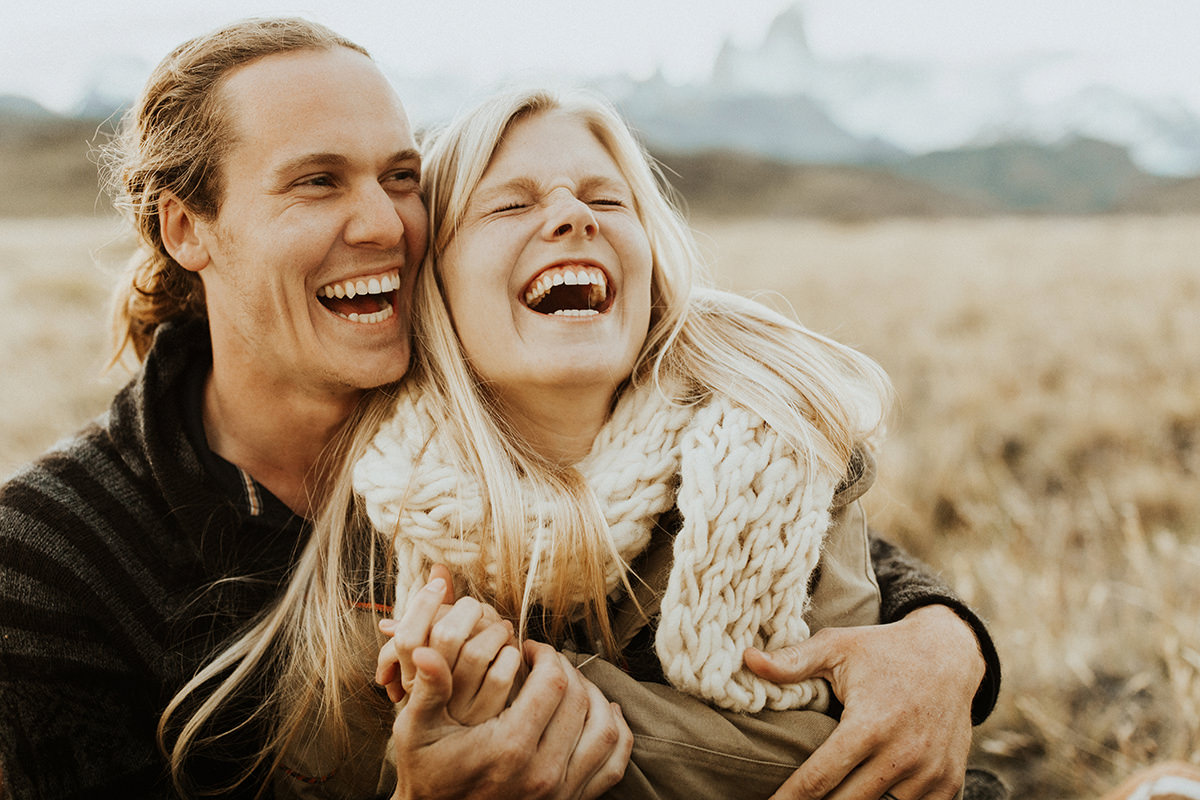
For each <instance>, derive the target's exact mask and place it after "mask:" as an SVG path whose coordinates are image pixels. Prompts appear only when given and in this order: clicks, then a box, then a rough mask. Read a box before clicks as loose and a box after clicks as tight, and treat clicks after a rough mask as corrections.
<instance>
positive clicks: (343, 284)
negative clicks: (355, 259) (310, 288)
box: [317, 269, 400, 324]
mask: <svg viewBox="0 0 1200 800" xmlns="http://www.w3.org/2000/svg"><path fill="white" fill-rule="evenodd" d="M399 288H400V270H398V269H394V270H392V271H391V272H387V273H384V274H383V275H377V276H372V277H370V278H351V279H349V280H345V281H339V282H337V283H329V284H326V285H325V286H322V287H321V288H320V289H318V290H317V300H319V301H320V303H321V305H323V306H325V308H327V309H329V310H330V311H332V312H333V313H334V314H337V315H338V316H339V317H341V318H342V319H348V320H350V321H351V322H359V323H364V324H372V323H377V322H383V321H384V320H386V319H389V318H390V317H392V316H393V315H394V314H395V313H396V297H395V295H394V293H395V292H396V291H397V290H398V289H399Z"/></svg>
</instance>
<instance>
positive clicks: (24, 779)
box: [0, 324, 304, 800]
mask: <svg viewBox="0 0 1200 800" xmlns="http://www.w3.org/2000/svg"><path fill="white" fill-rule="evenodd" d="M211 358H212V356H211V350H210V345H209V340H208V333H207V329H206V328H205V327H204V326H203V325H195V324H193V325H188V326H168V327H166V328H164V329H163V330H161V331H160V333H159V335H158V337H157V339H156V341H155V343H154V347H153V349H152V352H151V353H150V355H149V357H148V359H147V361H146V364H145V368H144V369H143V371H142V372H141V373H140V374H139V376H138V377H137V378H136V379H135V380H134V381H133V382H131V383H130V384H129V385H128V386H126V387H125V389H123V390H122V391H121V392H120V393H119V394H118V395H117V397H116V399H115V400H114V402H113V404H112V407H111V408H110V410H109V412H108V413H107V414H106V415H105V416H104V417H102V418H101V419H100V420H98V421H97V422H96V423H94V424H92V425H90V426H88V427H87V428H85V429H84V430H83V431H81V432H80V433H79V434H78V435H77V436H75V437H74V438H73V439H71V440H70V441H68V442H66V443H64V444H62V445H60V446H59V447H58V448H57V449H55V450H54V451H52V452H50V453H48V454H46V455H45V456H43V457H42V458H41V459H40V460H39V461H38V462H37V463H35V464H33V465H32V466H30V467H27V468H25V469H24V470H23V471H21V472H19V473H17V474H16V475H15V476H13V478H12V479H11V480H10V482H9V483H7V484H6V485H5V486H4V487H3V489H2V490H0V764H2V765H3V766H2V769H3V775H4V779H5V782H6V784H7V786H8V788H9V791H10V792H11V796H12V797H13V798H19V799H20V800H24V798H43V797H74V796H83V795H85V794H86V795H88V796H90V797H97V796H113V797H130V798H135V797H170V796H174V792H173V791H171V790H170V787H169V783H168V781H167V780H166V777H165V768H164V760H163V758H162V756H161V755H160V754H159V752H158V749H157V746H156V744H155V727H156V725H157V723H158V717H159V714H160V712H161V710H162V709H163V707H165V705H166V703H167V701H168V700H169V699H170V698H171V697H172V695H174V693H175V692H176V691H177V690H178V689H179V688H180V687H181V686H182V685H183V684H184V683H185V682H186V681H187V680H188V678H190V677H191V676H192V675H193V674H194V673H195V672H196V671H197V669H198V668H199V666H200V665H201V663H202V662H203V659H204V657H205V655H206V654H207V653H209V652H210V651H211V649H212V647H213V645H214V643H216V642H218V641H220V640H222V639H224V638H225V637H227V636H228V635H229V634H230V633H231V632H232V631H233V630H234V629H235V628H236V627H237V626H238V625H239V624H240V623H243V622H245V621H246V620H247V619H248V618H249V617H250V616H252V615H253V614H254V612H256V611H257V610H258V609H259V608H261V607H262V606H263V605H264V604H265V603H266V602H267V601H268V599H269V598H270V597H272V596H273V595H274V593H275V591H276V589H277V587H278V584H279V582H280V581H281V579H282V578H283V577H284V575H285V572H286V570H287V567H288V565H289V564H290V562H291V560H292V558H293V554H294V553H295V552H296V550H297V548H298V546H299V545H300V543H301V540H302V537H303V534H304V525H303V523H302V521H301V520H300V519H298V518H297V517H295V516H294V515H293V514H292V513H291V512H290V511H289V510H288V509H287V508H286V507H285V506H284V505H283V504H282V503H280V502H279V501H278V500H276V499H275V498H274V497H273V496H271V495H270V494H269V493H268V492H266V491H265V490H264V489H263V488H262V487H261V486H258V485H257V484H255V483H254V482H253V481H252V480H251V479H250V478H249V476H247V475H243V474H241V473H240V472H239V470H237V468H235V467H234V466H233V465H231V464H229V463H228V462H225V461H223V460H221V459H219V458H217V457H216V456H214V455H213V454H212V453H211V452H210V451H209V450H208V448H207V446H206V444H205V443H204V434H203V429H202V427H201V423H200V419H201V417H200V398H201V397H202V393H201V390H202V387H203V381H204V378H205V376H206V375H207V373H208V370H209V365H210V363H211ZM222 578H238V579H239V580H236V581H226V582H222V583H220V584H219V585H215V584H216V582H217V581H218V580H219V579H222Z"/></svg>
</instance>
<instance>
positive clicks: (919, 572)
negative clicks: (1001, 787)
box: [746, 536, 999, 800]
mask: <svg viewBox="0 0 1200 800" xmlns="http://www.w3.org/2000/svg"><path fill="white" fill-rule="evenodd" d="M871 551H872V560H873V563H874V566H875V571H876V576H877V579H878V581H879V585H880V590H881V594H882V615H881V622H882V623H883V624H880V625H877V626H864V627H857V628H826V629H823V630H821V631H818V632H817V634H816V635H814V636H813V637H812V638H811V639H809V640H808V641H806V642H802V643H800V644H799V645H796V646H794V647H789V648H785V649H783V650H780V651H778V652H776V653H772V654H763V653H759V652H757V651H749V652H747V655H746V663H747V666H749V667H750V668H751V669H752V670H753V671H754V672H756V673H757V674H759V675H761V676H762V677H764V678H768V679H770V680H776V681H792V680H799V679H802V678H810V677H822V678H825V679H826V680H828V681H829V682H830V684H831V685H832V687H833V690H834V694H835V695H836V696H837V697H838V699H839V700H841V702H842V704H843V706H844V710H843V712H842V717H841V721H840V723H839V725H838V727H837V728H836V729H835V730H834V732H833V733H832V734H831V735H830V737H829V739H828V740H826V742H825V743H824V744H823V745H821V747H819V748H818V749H817V751H816V752H815V753H813V755H812V756H811V757H810V758H809V759H808V760H807V761H806V762H805V763H804V764H803V765H801V767H800V768H799V769H798V770H797V771H796V772H795V774H793V776H792V777H791V778H790V779H789V780H788V781H787V782H786V783H785V784H784V786H783V787H781V789H780V790H779V792H778V793H777V794H776V795H775V797H776V798H779V799H780V800H784V799H787V800H803V799H806V798H820V797H832V798H837V800H843V799H845V800H878V798H879V797H881V796H882V795H883V793H884V792H888V791H890V792H891V793H892V794H893V795H895V796H896V797H901V798H909V797H929V798H950V797H953V796H954V794H955V793H956V792H957V791H958V789H959V788H960V786H961V783H962V780H963V776H964V773H965V769H966V758H967V754H968V751H969V749H970V741H971V724H972V720H973V718H974V719H982V718H983V717H984V716H986V715H987V713H988V712H990V710H991V708H992V706H993V705H994V704H995V694H996V691H997V689H998V685H999V662H998V659H997V658H996V655H995V648H994V646H993V645H992V642H991V639H990V637H989V636H988V635H987V632H986V630H985V629H984V628H983V625H982V622H980V621H979V619H978V617H976V616H975V614H974V613H972V612H971V611H970V610H969V609H967V608H966V606H965V605H963V604H962V602H961V601H960V600H959V599H958V598H957V597H956V596H955V595H954V594H953V592H951V591H950V589H949V588H948V587H946V586H945V584H944V583H942V582H941V581H940V580H938V579H937V578H936V577H934V576H933V575H932V574H931V573H930V572H929V570H928V568H925V567H924V566H923V565H922V564H921V563H920V562H919V561H917V560H916V559H913V558H912V557H911V556H909V555H907V554H906V553H904V552H903V551H901V550H899V548H896V547H895V546H893V545H891V544H889V543H887V542H884V541H883V540H882V539H879V538H878V537H877V536H872V541H871ZM981 698H982V699H981Z"/></svg>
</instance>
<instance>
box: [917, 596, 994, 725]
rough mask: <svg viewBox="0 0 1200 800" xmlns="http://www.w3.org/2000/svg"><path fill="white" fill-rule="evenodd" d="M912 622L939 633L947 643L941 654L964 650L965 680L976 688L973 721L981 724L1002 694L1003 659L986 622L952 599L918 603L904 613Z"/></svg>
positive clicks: (974, 689)
mask: <svg viewBox="0 0 1200 800" xmlns="http://www.w3.org/2000/svg"><path fill="white" fill-rule="evenodd" d="M906 620H907V621H912V622H914V623H918V624H920V625H922V626H923V627H924V626H927V625H928V626H930V627H929V628H927V630H934V631H937V632H938V635H939V637H942V638H941V640H942V641H944V642H945V645H944V646H942V645H939V648H940V649H939V652H940V653H964V654H966V655H965V656H964V657H963V659H962V663H963V664H964V665H965V668H964V672H963V673H962V674H963V675H964V676H965V677H964V680H969V681H970V684H969V685H970V687H971V688H972V691H973V693H974V694H973V697H972V701H971V724H972V725H979V724H980V723H982V722H983V721H984V720H985V719H987V717H988V715H989V714H991V713H992V710H993V709H994V708H995V706H996V699H997V696H998V695H999V693H1000V658H999V655H998V654H997V652H996V646H995V644H994V643H993V642H992V639H991V636H990V635H988V632H987V628H986V627H985V626H984V624H983V621H982V620H980V619H979V617H977V616H976V615H975V613H974V612H973V611H971V609H969V608H968V607H967V606H966V605H964V604H962V603H958V602H955V601H953V600H950V599H948V598H947V599H943V600H940V601H935V602H931V603H928V604H925V605H918V606H916V607H914V608H912V609H910V610H908V611H906V612H905V613H904V615H903V616H902V617H901V621H906Z"/></svg>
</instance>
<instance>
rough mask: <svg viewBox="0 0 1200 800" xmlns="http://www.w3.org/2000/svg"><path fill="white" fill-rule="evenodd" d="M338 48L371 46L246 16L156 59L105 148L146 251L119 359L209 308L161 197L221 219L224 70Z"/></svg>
mask: <svg viewBox="0 0 1200 800" xmlns="http://www.w3.org/2000/svg"><path fill="white" fill-rule="evenodd" d="M334 47H345V48H349V49H351V50H355V51H357V52H359V53H362V54H363V55H367V51H366V50H364V49H363V48H361V47H359V46H358V45H356V44H354V43H353V42H351V41H349V40H348V39H344V38H343V37H341V36H339V35H338V34H336V33H334V32H333V31H331V30H329V29H328V28H326V27H325V26H323V25H319V24H317V23H315V22H309V21H308V20H304V19H298V18H290V17H284V18H261V19H247V20H242V21H240V22H235V23H233V24H231V25H228V26H226V27H224V28H221V29H219V30H216V31H213V32H211V33H207V34H204V35H202V36H197V37H195V38H193V39H190V40H188V41H186V42H184V43H183V44H181V45H179V46H178V47H176V48H175V49H174V50H173V51H171V53H170V54H168V55H167V57H166V58H164V59H163V60H162V61H161V62H160V63H159V64H158V66H157V67H155V69H154V72H152V73H151V75H150V78H149V79H148V80H147V81H146V85H145V87H143V89H142V92H141V94H140V95H139V96H138V98H137V101H136V102H135V103H134V104H133V106H131V107H130V108H129V110H128V111H127V112H126V113H125V116H124V118H123V119H122V123H121V132H120V134H119V135H118V136H117V137H116V138H115V139H114V140H113V141H112V142H111V143H109V145H108V146H107V147H105V148H104V151H103V153H102V166H103V171H104V176H105V182H106V184H107V185H108V187H109V191H110V192H111V193H112V195H113V199H114V204H115V205H116V207H117V208H118V209H119V210H121V211H122V212H123V213H124V214H125V215H126V217H127V218H128V219H129V221H130V222H131V223H132V224H133V227H134V231H135V232H136V235H137V239H138V250H137V252H136V253H135V254H134V256H133V258H132V259H131V260H130V263H129V266H128V268H127V270H126V275H125V279H124V281H123V283H122V284H121V285H120V286H119V287H118V288H117V291H116V292H115V294H114V296H113V340H114V341H113V344H114V348H113V349H114V352H113V360H114V361H116V360H117V359H118V358H120V356H121V354H122V352H123V351H124V350H125V348H126V347H132V348H133V352H134V354H135V356H136V357H137V359H138V360H139V361H140V360H142V359H143V358H144V357H145V355H146V352H147V351H148V350H149V349H150V343H151V341H152V340H153V338H154V331H155V330H156V329H157V328H158V326H159V325H161V324H163V323H164V322H168V321H170V320H175V319H203V318H204V317H205V316H206V312H205V304H204V287H203V286H202V285H201V283H200V279H199V277H197V276H196V274H195V273H194V272H189V271H188V270H186V269H184V268H183V267H181V266H180V265H179V264H178V263H177V262H176V261H175V259H173V258H172V257H171V255H170V254H169V253H168V252H167V250H166V248H165V247H164V246H163V241H162V235H161V233H160V231H159V203H160V201H161V199H162V196H163V194H164V193H166V192H169V193H171V194H173V195H175V196H176V197H177V198H179V200H180V202H182V203H183V204H184V205H185V206H186V207H187V208H188V209H189V210H190V211H191V212H192V213H194V214H197V215H198V216H200V217H201V218H202V219H206V220H212V219H215V218H216V216H217V211H218V210H219V208H220V205H221V197H222V191H223V186H222V184H221V177H222V176H221V164H222V161H223V159H224V158H225V156H226V154H227V153H228V150H229V147H230V145H231V143H232V137H233V133H232V124H231V120H230V119H229V115H228V113H227V111H226V108H225V106H224V104H223V103H222V102H221V100H222V97H221V92H220V89H221V86H222V85H223V83H224V80H225V78H226V77H228V76H229V75H230V73H232V72H233V71H234V70H236V69H237V68H238V67H242V66H245V65H246V64H249V63H250V62H252V61H256V60H258V59H260V58H264V57H266V56H270V55H275V54H278V53H289V52H293V51H296V50H305V49H330V48H334Z"/></svg>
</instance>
